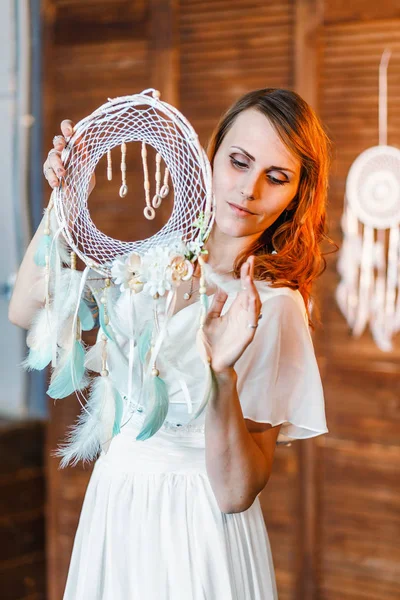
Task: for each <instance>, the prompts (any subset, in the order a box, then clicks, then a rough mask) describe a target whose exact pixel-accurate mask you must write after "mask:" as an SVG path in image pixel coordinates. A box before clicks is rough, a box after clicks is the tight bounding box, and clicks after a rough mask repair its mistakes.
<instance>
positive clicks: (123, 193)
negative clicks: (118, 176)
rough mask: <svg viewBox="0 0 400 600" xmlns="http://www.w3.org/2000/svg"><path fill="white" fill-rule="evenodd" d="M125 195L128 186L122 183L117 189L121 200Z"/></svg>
mask: <svg viewBox="0 0 400 600" xmlns="http://www.w3.org/2000/svg"><path fill="white" fill-rule="evenodd" d="M127 193H128V186H127V185H126V183H123V184H122V185H121V187H120V188H119V195H120V197H121V198H125V196H126V195H127Z"/></svg>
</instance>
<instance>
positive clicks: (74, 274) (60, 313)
mask: <svg viewBox="0 0 400 600" xmlns="http://www.w3.org/2000/svg"><path fill="white" fill-rule="evenodd" d="M74 260H76V255H75V259H74ZM81 279H82V273H81V271H78V270H76V268H71V269H68V268H63V269H61V274H60V279H59V285H58V289H57V290H56V292H55V297H54V310H55V316H56V318H57V323H58V328H57V329H58V331H57V333H59V332H60V329H63V328H64V325H65V321H66V320H67V319H68V317H70V315H72V314H73V313H74V312H75V308H76V305H77V302H78V297H79V288H80V285H81Z"/></svg>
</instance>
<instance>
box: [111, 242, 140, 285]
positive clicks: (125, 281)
mask: <svg viewBox="0 0 400 600" xmlns="http://www.w3.org/2000/svg"><path fill="white" fill-rule="evenodd" d="M140 262H141V259H140V256H139V255H138V254H136V253H135V252H132V253H131V254H128V256H126V255H125V256H117V258H115V259H114V261H113V263H112V266H111V277H112V278H113V279H114V281H115V283H116V284H117V285H119V287H120V290H121V292H124V291H125V290H129V289H130V288H132V285H133V282H132V279H135V283H140V280H139V279H138V277H137V274H138V271H139V269H140ZM135 291H140V290H135Z"/></svg>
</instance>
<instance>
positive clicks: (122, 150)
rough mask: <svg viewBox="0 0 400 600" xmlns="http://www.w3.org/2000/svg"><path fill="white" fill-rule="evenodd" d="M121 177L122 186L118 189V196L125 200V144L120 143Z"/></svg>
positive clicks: (126, 187)
mask: <svg viewBox="0 0 400 600" xmlns="http://www.w3.org/2000/svg"><path fill="white" fill-rule="evenodd" d="M121 175H122V185H121V187H120V188H119V195H120V196H121V198H125V196H126V194H127V193H128V186H127V184H126V144H125V142H122V144H121Z"/></svg>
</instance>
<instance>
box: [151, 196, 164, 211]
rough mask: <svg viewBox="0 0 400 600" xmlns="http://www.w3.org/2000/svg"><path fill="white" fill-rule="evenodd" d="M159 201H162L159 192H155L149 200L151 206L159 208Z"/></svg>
mask: <svg viewBox="0 0 400 600" xmlns="http://www.w3.org/2000/svg"><path fill="white" fill-rule="evenodd" d="M161 202H162V198H161V194H160V195H158V194H156V195H155V196H153V200H152V201H151V204H152V205H153V208H160V206H161Z"/></svg>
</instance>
